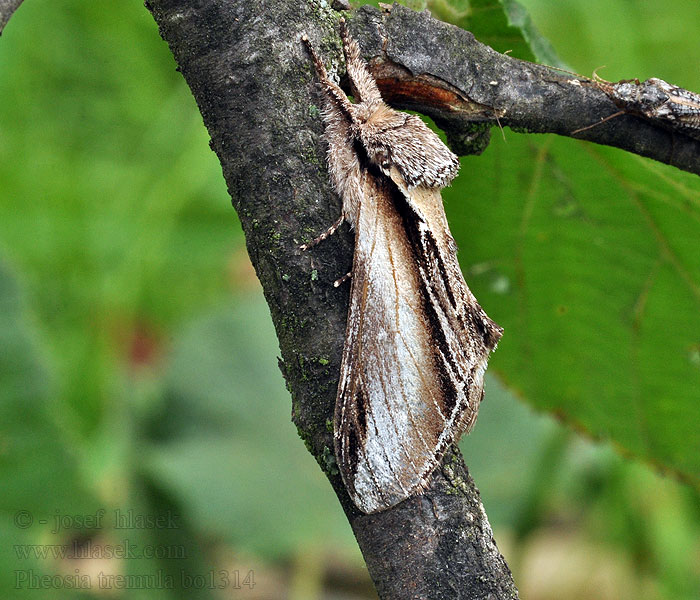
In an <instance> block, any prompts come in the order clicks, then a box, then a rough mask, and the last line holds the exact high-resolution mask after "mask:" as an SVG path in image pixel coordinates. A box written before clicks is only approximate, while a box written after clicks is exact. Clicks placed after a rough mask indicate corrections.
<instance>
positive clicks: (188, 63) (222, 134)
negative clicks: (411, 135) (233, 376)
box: [146, 0, 700, 600]
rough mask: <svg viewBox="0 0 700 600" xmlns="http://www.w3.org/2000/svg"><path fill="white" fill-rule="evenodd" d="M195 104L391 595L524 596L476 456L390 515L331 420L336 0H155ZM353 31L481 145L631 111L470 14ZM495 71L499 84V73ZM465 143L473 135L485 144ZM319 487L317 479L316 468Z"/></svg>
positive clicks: (662, 145)
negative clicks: (480, 128)
mask: <svg viewBox="0 0 700 600" xmlns="http://www.w3.org/2000/svg"><path fill="white" fill-rule="evenodd" d="M146 5H147V7H148V8H149V10H150V11H151V12H152V14H153V16H154V18H155V20H156V22H157V23H158V26H159V28H160V32H161V35H162V36H163V38H164V39H165V40H166V41H167V42H168V44H169V45H170V48H171V50H172V52H173V55H174V56H175V59H176V61H177V64H178V68H179V70H180V71H181V72H182V74H183V75H184V77H185V79H186V80H187V83H188V84H189V86H190V88H191V90H192V93H193V95H194V97H195V99H196V101H197V104H198V106H199V109H200V111H201V113H202V116H203V118H204V122H205V124H206V126H207V128H208V130H209V133H210V135H211V144H210V145H211V147H212V149H213V150H214V151H215V152H216V153H217V155H218V157H219V160H220V161H221V165H222V169H223V174H224V177H225V179H226V182H227V184H228V189H229V192H230V194H231V197H232V199H233V205H234V207H235V208H236V210H237V212H238V215H239V217H240V220H241V224H242V226H243V229H244V232H245V236H246V244H247V247H248V252H249V254H250V257H251V260H252V262H253V265H254V266H255V269H256V272H257V274H258V277H259V278H260V281H261V282H262V285H263V289H264V293H265V297H266V299H267V302H268V304H269V306H270V312H271V314H272V319H273V322H274V324H275V327H276V330H277V335H278V338H279V342H280V350H281V354H282V360H281V361H280V367H281V369H282V371H283V373H284V376H285V378H286V380H287V384H288V387H289V389H290V392H291V394H292V408H293V410H292V417H293V420H294V423H295V424H296V426H297V428H298V431H299V434H300V436H301V437H302V439H303V440H304V442H305V443H306V445H307V447H308V449H309V451H310V452H311V453H312V454H313V455H314V456H315V457H316V459H317V461H318V462H319V465H320V466H321V468H322V469H323V470H324V472H325V473H326V475H327V476H328V478H329V480H330V482H331V484H332V485H333V488H334V489H335V491H336V493H337V495H338V498H339V500H340V502H341V504H342V506H343V508H344V510H345V512H346V514H347V517H348V520H349V522H350V524H351V526H352V528H353V531H354V532H355V535H356V537H357V540H358V543H359V545H360V548H361V549H362V552H363V554H364V557H365V560H366V562H367V566H368V568H369V571H370V574H371V575H372V578H373V579H374V582H375V584H376V586H377V589H378V591H379V594H380V597H381V598H384V599H401V600H403V599H418V598H420V599H424V598H431V599H448V598H450V599H453V598H463V599H477V598H493V599H505V598H517V597H518V593H517V590H516V588H515V586H514V584H513V581H512V577H511V574H510V571H509V569H508V567H507V565H506V563H505V561H504V560H503V558H502V557H501V555H500V554H499V552H498V549H497V548H496V544H495V542H494V540H493V537H492V533H491V528H490V526H489V523H488V520H487V518H486V514H485V512H484V509H483V506H482V504H481V501H480V499H479V493H478V491H477V489H476V487H475V485H474V482H473V480H472V479H471V478H470V476H469V474H468V472H467V468H466V466H465V465H464V461H463V459H462V457H461V455H460V453H459V451H458V450H457V449H456V448H455V449H453V450H451V451H450V452H448V453H447V455H446V457H445V459H444V461H443V463H442V466H441V468H439V469H438V470H437V471H436V472H435V474H434V476H433V479H432V482H431V486H430V488H429V489H428V490H427V491H426V493H425V494H423V495H421V496H417V497H414V498H411V499H409V500H407V501H405V502H403V503H402V504H400V505H398V506H397V507H395V508H393V509H391V510H388V511H385V512H382V513H379V514H374V515H363V514H361V513H359V512H358V511H357V510H356V509H355V507H354V505H353V504H352V502H351V501H350V499H349V498H348V496H347V494H346V492H345V489H344V487H343V484H342V481H341V479H340V477H339V475H338V472H337V468H336V467H335V459H334V457H333V451H332V448H333V440H332V418H333V406H334V402H335V394H336V387H337V384H338V372H339V368H340V359H341V351H342V347H343V337H344V331H345V321H346V315H347V307H348V293H349V286H341V287H340V288H335V287H333V281H334V280H335V279H336V278H337V277H339V276H340V275H342V274H343V273H346V272H347V271H348V270H349V269H350V267H351V263H352V246H353V240H352V236H351V234H350V233H349V232H348V231H347V230H346V229H341V231H339V233H338V234H336V235H335V236H333V237H332V238H330V239H329V240H327V241H326V242H324V243H323V244H322V245H321V246H320V247H316V248H313V249H312V250H310V251H308V252H306V253H301V252H300V251H299V250H298V248H299V245H300V244H301V243H303V242H306V241H309V240H310V239H312V238H314V237H315V236H316V235H317V234H318V233H319V232H321V231H323V230H324V229H325V228H326V227H327V226H328V225H329V224H330V223H332V222H333V221H334V220H335V219H336V218H337V216H338V215H339V214H340V203H339V200H338V198H337V197H336V195H335V194H334V193H333V192H332V190H331V189H330V185H329V180H328V175H327V173H326V170H325V168H324V162H325V161H324V154H325V149H324V146H323V144H322V143H321V141H320V135H321V131H322V126H321V122H320V118H319V111H318V106H320V105H321V101H320V94H319V91H318V89H316V86H315V84H314V83H313V82H314V81H315V78H314V74H313V69H312V66H311V62H310V60H309V57H308V56H307V55H306V53H305V52H304V51H303V48H302V45H301V43H300V42H299V38H300V36H301V34H302V33H307V34H308V35H309V37H311V38H312V41H313V42H314V45H315V46H316V47H320V48H321V51H322V52H323V55H324V57H327V58H328V57H331V56H333V58H334V60H335V62H336V64H338V62H339V57H340V48H341V46H340V42H339V40H338V37H337V33H336V32H337V18H338V15H337V14H336V13H334V12H333V11H332V10H331V9H330V8H328V5H327V3H326V2H325V1H324V0H303V1H302V0H248V1H247V2H234V1H231V0H198V2H196V3H193V2H191V1H190V0H147V2H146ZM350 28H351V30H352V33H353V35H354V36H355V37H356V39H358V41H359V42H360V44H361V46H362V48H363V51H364V53H365V55H366V56H367V57H370V58H372V69H373V72H374V73H375V75H376V76H377V78H378V81H379V84H380V87H381V88H382V91H383V93H384V94H385V97H386V98H387V100H389V101H390V102H392V103H394V104H395V105H397V106H399V107H404V108H413V109H418V110H420V111H421V112H425V113H427V114H429V115H431V116H432V117H434V118H435V119H436V120H437V121H438V122H439V123H440V124H442V125H444V126H445V127H447V129H448V130H449V132H450V135H451V138H452V139H453V140H456V139H461V140H462V143H463V144H464V143H465V135H467V137H468V134H469V132H470V130H471V128H472V127H473V124H474V122H477V123H479V122H482V123H492V122H494V120H495V118H496V117H498V118H499V119H500V121H501V123H504V124H508V125H510V126H511V127H515V128H520V129H526V130H529V131H539V132H545V131H550V132H555V133H560V134H564V135H568V133H569V132H571V131H574V130H576V129H578V128H580V127H583V126H586V125H589V124H591V123H592V122H595V121H597V120H598V119H599V118H600V117H601V116H605V115H607V114H609V113H611V112H614V110H616V109H615V108H614V106H613V105H612V103H611V102H610V101H609V100H608V99H607V97H605V95H604V94H602V93H601V92H600V91H598V90H595V89H593V88H587V87H585V86H577V85H573V84H571V83H570V80H572V79H574V78H573V77H572V76H567V75H563V74H562V73H561V72H558V71H555V70H553V69H550V68H547V67H542V66H538V65H534V64H531V63H526V62H523V61H519V60H515V59H512V58H509V57H507V56H503V55H500V54H498V53H496V52H494V51H493V50H491V49H489V48H487V47H486V46H484V45H483V44H480V43H479V42H477V41H476V40H475V39H474V37H473V36H472V35H471V34H470V33H468V32H466V31H463V30H460V29H458V28H456V27H452V26H449V25H446V24H444V23H440V22H438V21H436V20H434V19H432V18H431V17H430V16H429V15H428V14H427V13H415V12H412V11H410V10H408V9H405V8H403V7H400V6H394V7H393V9H392V10H391V11H390V12H384V13H382V12H380V11H377V10H375V9H371V8H367V7H365V8H363V9H361V10H360V11H358V14H357V15H356V16H355V17H354V18H353V19H352V21H351V23H350ZM493 82H495V83H493ZM580 137H582V138H586V139H590V140H592V141H596V142H598V143H606V144H610V145H615V146H618V147H620V148H625V149H628V150H631V151H634V152H637V153H638V154H642V155H644V156H650V157H652V158H656V159H657V160H661V161H663V162H668V163H669V164H675V165H676V166H678V167H679V168H684V169H686V170H689V171H692V172H698V173H700V160H699V159H698V157H699V156H700V152H699V150H700V147H699V146H698V142H696V141H694V140H690V139H685V138H683V139H680V138H681V137H683V136H673V135H671V134H669V133H668V132H666V131H661V130H658V129H657V128H655V127H653V126H652V125H650V124H648V123H645V122H643V121H640V120H639V119H634V118H631V117H624V118H620V119H615V120H613V121H610V122H609V123H605V124H603V125H600V126H599V127H594V128H592V129H589V130H587V131H585V132H582V133H581V135H580ZM469 141H470V140H469V139H466V142H469ZM300 485H303V482H300Z"/></svg>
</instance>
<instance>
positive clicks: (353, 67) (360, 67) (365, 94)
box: [340, 19, 383, 105]
mask: <svg viewBox="0 0 700 600" xmlns="http://www.w3.org/2000/svg"><path fill="white" fill-rule="evenodd" d="M340 37H341V39H342V40H343V52H344V53H345V67H346V68H347V70H348V77H349V78H350V86H351V87H352V93H353V96H355V102H363V103H365V104H373V105H374V104H381V103H382V102H383V101H382V96H381V94H380V93H379V88H378V87H377V84H376V82H375V81H374V78H373V77H372V75H370V73H369V71H368V70H367V64H366V63H365V61H364V60H363V58H362V56H360V46H359V45H358V44H357V42H356V41H355V40H354V39H352V37H351V36H350V32H349V31H348V28H347V25H346V24H345V19H341V20H340Z"/></svg>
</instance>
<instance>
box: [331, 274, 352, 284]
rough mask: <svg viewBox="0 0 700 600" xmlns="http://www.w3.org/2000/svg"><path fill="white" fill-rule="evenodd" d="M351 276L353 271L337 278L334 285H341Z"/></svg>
mask: <svg viewBox="0 0 700 600" xmlns="http://www.w3.org/2000/svg"><path fill="white" fill-rule="evenodd" d="M351 277H352V271H351V272H349V273H345V275H343V276H342V277H340V278H338V279H336V280H335V281H334V282H333V287H340V286H341V285H343V284H344V283H345V282H346V281H347V280H348V279H350V278H351Z"/></svg>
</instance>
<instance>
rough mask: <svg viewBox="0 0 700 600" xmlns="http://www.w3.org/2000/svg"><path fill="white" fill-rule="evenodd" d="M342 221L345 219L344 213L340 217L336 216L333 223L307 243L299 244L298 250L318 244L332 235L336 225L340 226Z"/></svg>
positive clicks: (336, 228) (336, 229) (336, 227)
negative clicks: (336, 218)
mask: <svg viewBox="0 0 700 600" xmlns="http://www.w3.org/2000/svg"><path fill="white" fill-rule="evenodd" d="M343 221H345V214H342V215H340V217H338V220H337V221H335V223H333V225H331V226H330V227H329V228H328V229H326V230H325V231H324V232H323V233H322V234H321V235H319V236H318V237H317V238H314V239H313V240H311V241H310V242H309V243H308V244H302V245H301V246H299V250H308V249H309V248H311V247H312V246H315V245H316V244H320V243H321V242H322V241H323V240H325V239H326V238H328V237H330V236H332V235H333V234H334V233H335V232H336V231H338V227H340V226H341V225H342V224H343Z"/></svg>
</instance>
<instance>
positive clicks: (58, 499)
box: [0, 260, 94, 598]
mask: <svg viewBox="0 0 700 600" xmlns="http://www.w3.org/2000/svg"><path fill="white" fill-rule="evenodd" d="M0 349H1V350H0V382H2V385H0V481H2V482H3V483H2V494H0V539H1V540H2V544H1V545H0V587H2V589H6V590H10V589H14V590H15V594H16V595H15V596H14V597H25V596H24V595H25V594H26V596H27V597H34V596H35V594H36V589H34V590H27V587H26V586H25V583H26V582H27V581H29V578H30V577H31V574H32V573H34V574H36V576H37V577H41V576H43V575H46V574H51V575H53V574H55V569H56V564H55V562H54V561H51V560H50V559H41V558H36V557H31V556H28V557H26V558H25V557H22V556H19V555H18V554H16V550H15V546H16V545H20V546H23V545H26V544H39V543H46V541H47V539H53V541H54V542H63V543H67V542H68V541H69V540H68V539H66V533H68V535H70V532H62V533H61V534H60V536H58V538H57V537H54V538H51V536H50V534H49V532H50V531H51V530H52V529H53V528H54V523H55V517H56V515H57V514H60V515H66V514H70V515H73V514H81V513H82V514H88V512H92V510H93V509H94V501H93V499H92V496H91V495H90V494H89V493H88V492H86V490H85V489H84V487H83V485H82V479H81V477H80V471H79V469H78V464H77V460H76V459H75V457H74V456H72V453H71V452H70V451H69V448H68V446H67V444H66V441H65V439H64V438H63V436H62V435H61V432H60V431H59V429H58V427H57V424H56V423H55V422H54V420H53V417H54V413H53V408H54V405H53V402H52V395H51V390H52V386H51V379H50V377H49V373H48V369H47V367H46V366H45V364H44V363H45V361H44V356H43V355H42V353H41V351H40V349H39V342H38V340H37V339H36V334H35V332H34V331H33V329H32V327H31V326H30V325H29V319H28V316H27V310H26V307H25V303H24V300H23V298H22V295H21V293H20V289H19V286H18V284H17V281H16V279H15V278H14V277H13V275H12V274H11V272H10V270H9V268H8V266H7V264H6V263H5V262H4V261H2V260H0ZM48 490H50V493H48ZM42 521H43V522H42ZM17 578H19V579H17ZM17 586H19V588H18V587H17ZM53 595H54V594H52V596H53ZM55 597H56V598H67V597H69V596H68V594H64V593H63V592H62V591H56V594H55Z"/></svg>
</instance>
